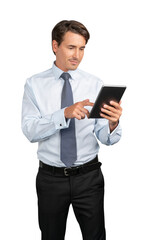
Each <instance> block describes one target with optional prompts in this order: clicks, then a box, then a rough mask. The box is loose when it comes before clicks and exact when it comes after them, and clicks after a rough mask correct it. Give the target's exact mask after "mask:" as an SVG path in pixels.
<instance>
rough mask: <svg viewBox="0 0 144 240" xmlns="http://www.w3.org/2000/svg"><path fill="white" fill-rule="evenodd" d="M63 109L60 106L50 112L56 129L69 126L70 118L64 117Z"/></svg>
mask: <svg viewBox="0 0 144 240" xmlns="http://www.w3.org/2000/svg"><path fill="white" fill-rule="evenodd" d="M64 110H65V108H62V109H60V110H58V111H56V112H55V113H53V114H52V119H53V122H54V124H55V127H56V129H57V130H58V129H59V130H60V129H63V128H68V127H69V124H70V120H71V119H67V120H66V118H65V116H64Z"/></svg>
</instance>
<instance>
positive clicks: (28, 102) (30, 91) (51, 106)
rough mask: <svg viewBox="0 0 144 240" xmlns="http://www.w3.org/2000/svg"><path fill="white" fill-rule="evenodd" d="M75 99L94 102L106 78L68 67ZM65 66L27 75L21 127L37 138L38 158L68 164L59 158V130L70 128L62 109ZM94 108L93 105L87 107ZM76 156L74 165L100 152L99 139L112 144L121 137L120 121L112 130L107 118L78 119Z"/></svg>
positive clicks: (45, 161) (53, 164)
mask: <svg viewBox="0 0 144 240" xmlns="http://www.w3.org/2000/svg"><path fill="white" fill-rule="evenodd" d="M68 72H69V73H70V75H71V77H72V78H71V79H70V84H71V87H72V91H73V98H74V103H76V102H79V101H83V100H85V99H89V100H90V101H91V102H94V101H95V99H96V97H97V95H98V92H99V90H100V88H101V86H102V85H103V82H102V81H101V80H100V79H98V78H97V77H95V76H93V75H91V74H89V73H86V72H84V71H82V70H80V69H76V70H74V71H68ZM61 74H62V70H60V69H59V68H57V67H56V65H55V64H53V66H52V68H51V69H49V70H47V71H45V72H42V73H39V74H36V75H34V76H32V77H30V78H28V79H27V81H26V84H25V90H24V96H23V104H22V130H23V133H24V134H25V136H26V137H27V138H28V139H29V141H30V142H38V151H37V155H38V159H39V160H41V161H42V162H44V163H46V164H48V165H52V166H57V167H65V165H64V163H63V162H62V161H61V159H60V130H61V129H63V128H68V127H69V123H70V119H69V120H68V121H66V120H65V117H64V109H61V92H62V88H63V84H64V80H63V79H62V78H60V75H61ZM85 108H87V109H88V110H91V107H85ZM75 125H76V141H77V160H76V162H75V163H74V166H78V165H80V164H84V163H86V162H88V161H90V160H92V159H93V158H95V156H96V155H97V154H98V152H99V144H98V141H97V139H98V140H99V141H100V142H101V143H103V144H106V145H112V144H114V143H116V142H118V141H119V140H120V138H121V127H120V125H118V126H117V128H116V129H115V130H114V131H113V132H112V133H111V134H110V130H109V124H108V120H106V119H88V118H87V117H85V119H82V120H77V119H75Z"/></svg>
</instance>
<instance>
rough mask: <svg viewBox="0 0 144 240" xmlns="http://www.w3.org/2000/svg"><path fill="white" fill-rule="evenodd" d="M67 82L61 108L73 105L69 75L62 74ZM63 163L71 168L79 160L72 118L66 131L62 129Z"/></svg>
mask: <svg viewBox="0 0 144 240" xmlns="http://www.w3.org/2000/svg"><path fill="white" fill-rule="evenodd" d="M60 77H61V78H63V79H64V80H65V82H64V86H63V89H62V96H61V108H65V107H69V106H71V105H73V94H72V89H71V85H70V82H69V78H71V76H70V74H69V73H65V72H64V73H62V75H61V76H60ZM60 156H61V161H62V162H63V163H64V164H65V165H66V166H67V167H71V166H72V165H73V163H74V162H75V161H76V160H77V149H76V136H75V119H74V118H72V119H71V121H70V125H69V127H68V128H66V129H61V153H60Z"/></svg>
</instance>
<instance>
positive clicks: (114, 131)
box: [95, 101, 122, 145]
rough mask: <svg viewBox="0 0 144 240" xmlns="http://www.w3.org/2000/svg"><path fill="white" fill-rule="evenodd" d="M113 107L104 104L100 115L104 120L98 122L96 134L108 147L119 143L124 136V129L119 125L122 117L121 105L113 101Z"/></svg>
mask: <svg viewBox="0 0 144 240" xmlns="http://www.w3.org/2000/svg"><path fill="white" fill-rule="evenodd" d="M110 104H111V106H109V105H106V104H104V106H103V108H101V111H102V113H101V114H100V115H101V116H102V117H103V119H98V120H96V125H95V133H96V136H97V138H98V139H99V140H100V141H101V142H102V143H103V144H106V145H112V144H115V143H117V142H118V141H119V140H120V138H121V134H122V129H121V127H120V124H119V120H120V117H121V115H122V108H121V106H120V104H121V102H120V103H117V102H114V101H111V102H110Z"/></svg>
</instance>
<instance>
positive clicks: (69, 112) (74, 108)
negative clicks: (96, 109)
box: [64, 99, 94, 120]
mask: <svg viewBox="0 0 144 240" xmlns="http://www.w3.org/2000/svg"><path fill="white" fill-rule="evenodd" d="M93 105H94V103H92V102H90V101H89V99H86V100H84V101H81V102H77V103H75V104H73V105H71V106H69V107H67V108H65V111H64V115H65V118H77V119H78V120H81V119H84V118H85V115H87V117H88V116H89V111H88V110H87V109H86V108H84V106H91V107H93Z"/></svg>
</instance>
